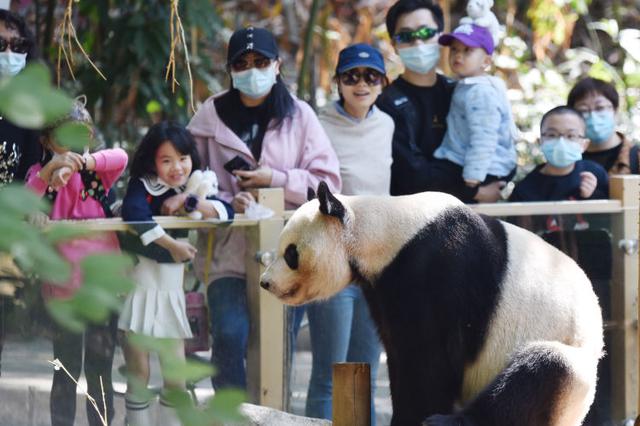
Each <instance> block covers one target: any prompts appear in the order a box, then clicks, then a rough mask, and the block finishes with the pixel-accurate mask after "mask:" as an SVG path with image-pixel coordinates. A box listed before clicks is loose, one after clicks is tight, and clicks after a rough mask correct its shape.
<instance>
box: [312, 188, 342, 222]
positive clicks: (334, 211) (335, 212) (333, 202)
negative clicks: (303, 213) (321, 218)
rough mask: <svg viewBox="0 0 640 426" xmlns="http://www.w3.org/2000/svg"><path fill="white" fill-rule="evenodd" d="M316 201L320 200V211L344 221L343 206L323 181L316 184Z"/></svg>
mask: <svg viewBox="0 0 640 426" xmlns="http://www.w3.org/2000/svg"><path fill="white" fill-rule="evenodd" d="M318 201H320V211H321V212H322V214H325V215H327V216H333V217H335V218H338V220H340V222H341V223H344V216H345V208H344V206H343V205H342V203H341V202H340V200H338V199H337V198H336V197H334V196H333V194H332V193H331V191H329V186H327V184H326V183H325V182H320V184H319V185H318Z"/></svg>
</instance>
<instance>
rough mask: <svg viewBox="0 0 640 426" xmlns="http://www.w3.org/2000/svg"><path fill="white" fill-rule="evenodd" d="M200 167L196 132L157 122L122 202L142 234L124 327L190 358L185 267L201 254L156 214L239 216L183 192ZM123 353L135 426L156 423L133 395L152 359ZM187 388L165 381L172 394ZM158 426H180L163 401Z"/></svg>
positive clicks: (130, 349) (134, 247)
mask: <svg viewBox="0 0 640 426" xmlns="http://www.w3.org/2000/svg"><path fill="white" fill-rule="evenodd" d="M199 168H200V158H199V157H198V152H197V150H196V145H195V142H194V140H193V138H192V136H191V134H190V133H189V132H188V131H187V130H186V129H184V127H182V126H179V125H177V124H173V123H170V122H161V123H158V124H156V125H154V126H152V127H151V128H150V129H149V132H148V133H147V134H146V136H145V137H144V138H143V139H142V141H141V142H140V145H139V146H138V148H137V150H136V152H135V154H134V157H133V162H132V165H131V177H130V180H129V186H128V188H127V193H126V195H125V198H124V201H123V204H122V218H123V219H124V220H125V221H127V222H135V223H134V224H132V228H133V230H134V231H135V233H136V234H137V235H138V236H137V237H134V239H133V241H128V242H127V244H126V246H127V249H129V250H130V251H132V252H133V253H135V254H136V255H137V258H138V264H137V265H136V267H135V269H134V271H133V280H134V281H135V283H136V288H135V289H134V290H133V291H132V292H131V293H130V294H129V295H128V296H127V299H126V301H125V304H124V308H123V310H122V314H121V315H120V320H119V322H118V328H120V329H122V330H125V331H126V332H127V334H131V333H137V334H142V335H145V336H152V337H156V338H163V339H174V340H175V347H176V356H178V357H184V342H183V339H185V338H190V337H191V331H190V329H189V323H188V320H187V316H186V312H185V300H184V292H183V288H182V281H183V273H184V265H183V263H182V262H185V261H188V260H191V259H193V257H194V256H195V254H196V249H195V248H194V247H193V246H192V245H191V244H189V243H188V242H186V241H182V240H180V239H178V237H181V236H186V231H181V232H180V231H178V232H170V233H166V232H165V231H164V230H163V229H162V227H160V226H159V225H158V224H156V223H155V222H154V221H153V216H154V215H159V214H164V213H165V212H174V211H176V210H177V208H176V206H184V208H185V210H187V211H194V210H198V211H200V212H201V213H202V216H203V217H204V218H219V219H222V220H227V219H231V218H232V217H233V210H232V209H231V206H230V205H229V204H228V203H225V202H223V201H220V200H218V199H217V198H213V199H199V198H198V197H197V196H196V195H194V194H187V193H185V192H183V190H184V186H185V185H186V183H187V181H188V179H189V176H190V175H191V172H192V171H193V170H195V169H199ZM129 242H130V243H131V244H129ZM124 355H125V361H126V363H127V370H128V373H129V376H130V379H129V382H128V384H127V395H126V406H127V420H128V424H129V425H130V426H147V425H151V424H152V422H151V419H150V413H149V401H144V400H141V398H140V397H139V396H137V395H134V393H133V388H132V385H133V383H132V380H136V381H137V382H139V383H142V384H147V383H148V382H149V353H148V352H146V351H144V350H142V349H140V348H137V347H135V346H133V345H131V344H130V343H129V342H128V339H125V345H124ZM184 386H185V384H184V383H175V382H171V381H169V380H166V379H165V381H164V388H165V389H170V388H183V387H184ZM157 424H159V425H179V424H180V423H179V421H178V420H177V417H176V415H175V413H174V411H173V409H171V408H170V407H169V405H168V404H167V402H166V400H165V399H164V398H163V397H162V396H161V397H160V411H159V414H158V422H157Z"/></svg>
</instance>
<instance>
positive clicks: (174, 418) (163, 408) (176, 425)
mask: <svg viewBox="0 0 640 426" xmlns="http://www.w3.org/2000/svg"><path fill="white" fill-rule="evenodd" d="M158 426H182V423H180V419H178V414H177V413H176V410H175V408H173V406H171V405H170V404H169V403H168V402H167V401H165V400H164V399H163V398H162V396H160V403H159V404H158Z"/></svg>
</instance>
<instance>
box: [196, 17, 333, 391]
mask: <svg viewBox="0 0 640 426" xmlns="http://www.w3.org/2000/svg"><path fill="white" fill-rule="evenodd" d="M227 68H228V70H229V72H230V74H231V88H230V89H229V90H228V91H226V92H224V93H221V94H219V95H215V96H212V97H210V98H209V99H207V100H206V101H205V102H204V103H203V104H202V106H201V107H200V109H199V110H198V112H196V114H195V115H194V117H193V119H192V120H191V122H190V123H189V125H188V126H187V128H188V129H189V131H190V132H191V133H192V134H193V136H194V137H195V139H196V143H197V145H198V149H199V152H200V155H201V158H202V162H203V164H204V165H205V166H206V167H209V168H211V169H212V170H214V171H215V172H216V174H217V176H218V184H219V191H220V192H219V194H218V196H219V197H220V198H221V199H223V200H225V201H228V202H230V203H232V205H233V208H234V210H235V211H236V212H237V213H246V212H247V209H248V208H249V207H250V206H251V205H252V204H253V203H255V201H256V198H255V197H256V190H257V189H258V188H265V187H280V188H283V189H284V199H285V205H286V208H287V209H293V208H296V207H298V206H300V205H301V204H303V203H304V202H305V201H306V200H307V190H308V188H312V189H314V190H315V189H316V188H317V187H318V183H319V182H320V181H321V180H322V181H325V182H327V183H328V185H329V186H330V187H331V188H332V189H334V190H337V191H339V190H340V187H341V180H340V170H339V166H338V159H337V157H336V154H335V152H334V150H333V148H332V146H331V143H330V141H329V138H328V137H327V135H326V133H325V132H324V130H323V129H322V126H321V125H320V122H319V121H318V118H317V117H316V115H315V113H314V112H313V110H312V109H311V107H309V105H307V104H306V103H304V102H302V101H300V100H298V99H296V98H294V97H293V96H292V95H291V94H290V93H289V91H288V90H287V88H286V86H285V84H284V81H283V80H282V77H281V75H280V59H279V57H278V46H277V44H276V40H275V37H274V36H273V34H271V33H270V32H269V31H267V30H265V29H262V28H254V27H248V28H245V29H241V30H238V31H236V32H234V33H233V35H232V36H231V39H230V40H229V47H228V51H227ZM206 241H207V238H200V241H199V247H198V254H197V255H196V261H195V264H196V272H197V273H198V274H199V276H200V277H201V279H202V277H203V276H204V272H203V271H204V268H205V267H204V266H203V264H204V263H205V254H206V253H207V249H206ZM215 241H216V242H217V244H216V247H215V250H214V254H213V262H212V263H211V264H210V265H206V268H209V270H210V276H211V277H212V279H211V285H209V287H208V292H207V294H208V298H209V307H210V311H211V330H212V331H211V334H212V336H213V346H212V349H213V350H212V357H211V361H212V363H213V364H214V365H215V366H216V367H217V370H218V373H217V375H216V376H215V377H214V378H213V380H212V381H213V386H214V388H215V389H216V390H219V389H221V388H225V387H236V388H244V387H245V386H246V371H245V359H246V351H247V339H248V334H249V313H248V308H247V299H246V291H245V288H246V276H245V237H244V231H242V230H238V229H237V228H225V229H218V230H216V238H215ZM206 284H209V283H206ZM292 334H293V333H292ZM290 337H292V335H290Z"/></svg>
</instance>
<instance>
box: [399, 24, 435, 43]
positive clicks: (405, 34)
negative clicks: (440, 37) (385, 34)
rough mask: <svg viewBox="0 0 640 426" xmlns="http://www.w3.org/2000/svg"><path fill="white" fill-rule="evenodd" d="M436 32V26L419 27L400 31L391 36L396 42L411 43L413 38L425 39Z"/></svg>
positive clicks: (431, 36)
mask: <svg viewBox="0 0 640 426" xmlns="http://www.w3.org/2000/svg"><path fill="white" fill-rule="evenodd" d="M436 34H438V30H437V29H436V28H429V27H420V28H418V29H417V30H414V31H401V32H399V33H397V34H396V35H394V36H393V39H394V40H395V41H396V42H397V43H412V42H414V41H415V40H422V41H427V40H429V39H430V38H433V36H435V35H436Z"/></svg>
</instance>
